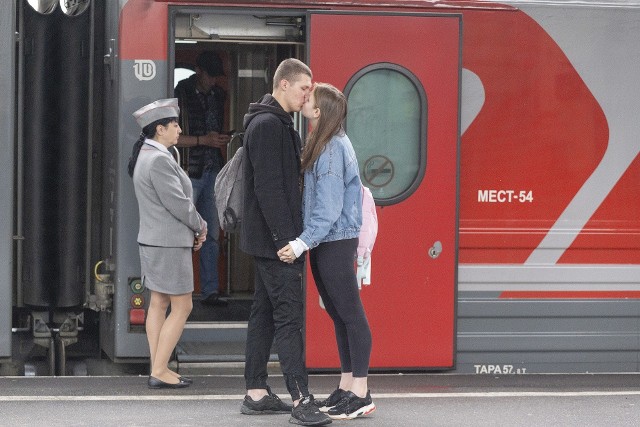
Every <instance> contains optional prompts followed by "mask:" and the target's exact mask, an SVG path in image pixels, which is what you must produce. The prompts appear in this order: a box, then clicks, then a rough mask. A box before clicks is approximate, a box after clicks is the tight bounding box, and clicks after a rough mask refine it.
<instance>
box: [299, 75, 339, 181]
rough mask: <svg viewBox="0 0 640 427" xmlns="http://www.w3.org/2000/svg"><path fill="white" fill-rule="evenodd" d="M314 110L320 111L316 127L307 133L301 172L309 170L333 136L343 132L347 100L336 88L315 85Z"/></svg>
mask: <svg viewBox="0 0 640 427" xmlns="http://www.w3.org/2000/svg"><path fill="white" fill-rule="evenodd" d="M313 96H314V97H315V101H316V105H315V106H314V107H315V108H319V109H320V117H319V118H318V123H317V124H316V127H315V128H314V129H313V130H312V131H311V133H309V136H308V137H307V143H306V145H305V147H304V151H303V152H302V170H303V171H304V170H306V169H309V168H311V167H312V166H313V164H314V163H315V161H316V160H317V159H318V157H319V156H320V153H322V150H324V147H325V146H326V145H327V144H328V143H329V141H331V138H332V137H333V135H335V134H337V133H339V132H344V120H345V118H346V117H347V98H346V97H345V96H344V94H343V93H342V92H340V91H339V90H338V89H337V88H336V87H334V86H332V85H330V84H328V83H316V84H315V85H314V88H313Z"/></svg>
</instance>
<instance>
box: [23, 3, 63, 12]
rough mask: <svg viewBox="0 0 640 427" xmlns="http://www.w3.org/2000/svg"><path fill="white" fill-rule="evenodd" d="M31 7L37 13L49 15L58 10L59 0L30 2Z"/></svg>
mask: <svg viewBox="0 0 640 427" xmlns="http://www.w3.org/2000/svg"><path fill="white" fill-rule="evenodd" d="M29 5H30V6H31V7H32V8H33V9H34V10H35V11H36V12H39V13H43V14H48V13H51V12H53V11H54V10H55V9H56V6H57V5H58V0H29Z"/></svg>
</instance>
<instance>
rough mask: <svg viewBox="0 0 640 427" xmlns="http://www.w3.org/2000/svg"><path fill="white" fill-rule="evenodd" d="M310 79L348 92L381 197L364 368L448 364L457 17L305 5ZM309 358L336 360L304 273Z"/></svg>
mask: <svg viewBox="0 0 640 427" xmlns="http://www.w3.org/2000/svg"><path fill="white" fill-rule="evenodd" d="M307 24H308V28H307V32H308V34H307V40H308V44H309V48H308V55H309V58H308V59H309V62H308V63H309V65H310V66H311V69H312V70H313V73H314V76H313V77H314V81H319V82H327V83H331V84H333V85H335V86H337V87H338V88H339V89H341V90H343V91H344V93H345V95H347V98H348V110H349V111H348V116H347V123H346V126H347V134H348V135H349V137H350V139H351V140H352V142H353V145H354V148H355V150H356V153H357V156H358V163H359V166H360V173H361V177H362V181H363V183H364V184H365V185H366V186H368V187H369V188H370V189H371V190H372V193H373V195H374V197H375V198H376V205H377V206H378V207H377V210H378V220H379V232H378V238H377V240H376V244H375V248H374V250H373V258H372V277H371V282H372V284H371V286H368V287H363V289H362V291H361V296H362V300H363V303H364V305H365V309H366V312H367V316H368V319H369V324H370V326H371V330H372V334H373V351H372V355H371V368H374V369H376V368H378V369H381V368H423V369H430V368H435V369H447V368H453V367H454V364H455V357H454V355H455V302H456V281H457V223H458V212H457V200H458V197H457V188H458V155H459V134H460V132H459V104H460V76H461V28H462V19H461V16H460V15H454V14H410V15H409V14H405V13H397V14H388V13H385V14H378V13H365V14H363V13H349V12H345V13H335V12H327V13H325V12H320V11H318V12H310V13H309V16H308V18H307ZM306 289H307V295H306V362H307V366H308V367H309V368H311V369H322V368H337V367H339V366H340V364H339V360H338V353H337V349H336V344H335V336H334V332H333V326H332V323H331V320H330V319H329V316H328V315H327V314H326V312H325V311H324V310H323V309H322V308H321V306H320V303H319V296H318V292H317V289H316V287H315V284H314V282H313V278H312V276H311V272H310V270H308V271H307V287H306Z"/></svg>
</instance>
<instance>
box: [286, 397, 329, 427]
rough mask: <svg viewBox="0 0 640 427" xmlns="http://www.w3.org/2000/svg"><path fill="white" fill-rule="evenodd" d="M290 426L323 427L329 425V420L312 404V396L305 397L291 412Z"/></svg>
mask: <svg viewBox="0 0 640 427" xmlns="http://www.w3.org/2000/svg"><path fill="white" fill-rule="evenodd" d="M289 422H290V423H291V424H298V425H301V426H323V425H325V424H330V423H331V418H329V417H328V416H327V414H323V413H322V412H320V410H319V409H318V407H317V406H316V405H315V404H314V403H313V396H311V395H309V396H305V397H303V398H302V399H301V400H300V403H298V406H296V407H294V408H293V411H291V418H289Z"/></svg>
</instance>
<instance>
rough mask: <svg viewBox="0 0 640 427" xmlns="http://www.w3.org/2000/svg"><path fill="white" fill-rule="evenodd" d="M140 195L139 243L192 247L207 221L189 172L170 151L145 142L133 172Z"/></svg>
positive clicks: (135, 187) (134, 181) (137, 194)
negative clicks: (195, 199) (199, 208)
mask: <svg viewBox="0 0 640 427" xmlns="http://www.w3.org/2000/svg"><path fill="white" fill-rule="evenodd" d="M133 186H134V189H135V193H136V198H137V199H138V209H139V213H140V229H139V232H138V243H141V244H144V245H149V246H162V247H191V246H193V243H194V234H195V233H201V232H202V231H203V229H204V227H205V226H206V222H205V221H204V220H203V219H202V217H201V216H200V215H199V214H198V212H197V211H196V207H195V206H194V204H193V201H192V197H193V188H192V187H191V181H190V180H189V177H188V176H187V174H186V173H185V172H184V171H183V170H182V169H181V168H180V166H179V165H178V163H177V162H176V161H175V159H174V158H173V157H172V156H171V155H170V154H168V153H165V152H163V151H161V150H159V149H158V148H156V147H153V146H151V145H149V144H143V145H142V149H141V150H140V154H139V155H138V160H137V162H136V167H135V169H134V172H133Z"/></svg>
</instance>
